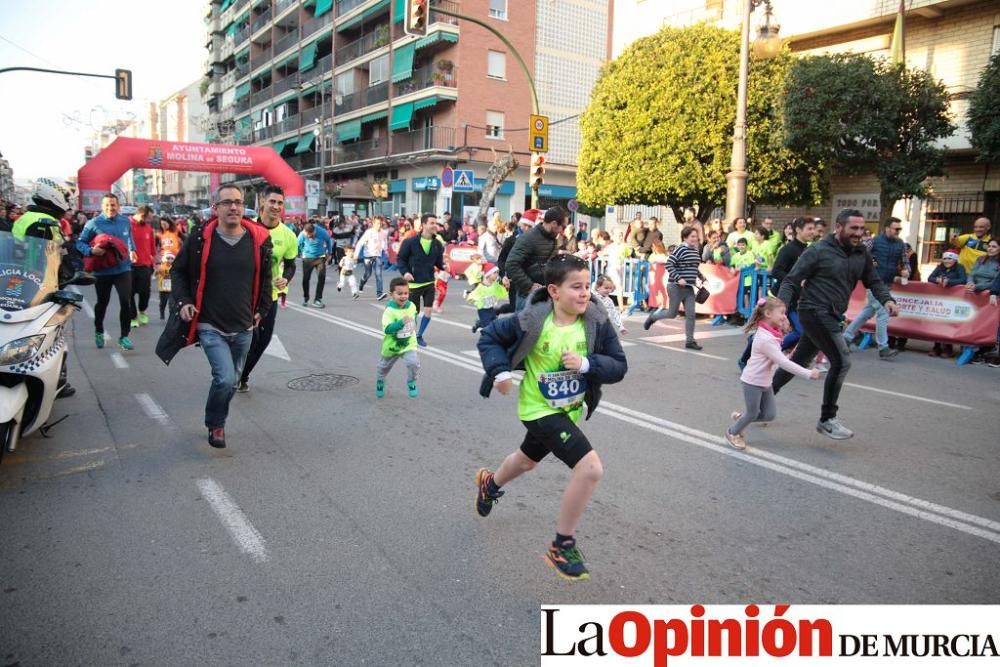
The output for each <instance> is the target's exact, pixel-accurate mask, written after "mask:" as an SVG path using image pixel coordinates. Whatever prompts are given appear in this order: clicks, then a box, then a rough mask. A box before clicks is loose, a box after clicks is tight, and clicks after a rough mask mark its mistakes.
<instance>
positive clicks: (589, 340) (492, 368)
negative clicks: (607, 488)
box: [476, 255, 628, 581]
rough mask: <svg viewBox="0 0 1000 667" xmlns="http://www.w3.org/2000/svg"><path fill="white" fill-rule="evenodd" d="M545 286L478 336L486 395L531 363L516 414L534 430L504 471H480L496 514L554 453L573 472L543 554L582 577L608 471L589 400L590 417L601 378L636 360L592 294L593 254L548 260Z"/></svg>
mask: <svg viewBox="0 0 1000 667" xmlns="http://www.w3.org/2000/svg"><path fill="white" fill-rule="evenodd" d="M545 284H546V286H545V287H544V288H540V289H536V290H535V291H534V292H532V293H531V294H529V295H528V305H527V306H526V307H525V308H524V310H522V311H521V312H520V313H518V314H517V315H514V316H512V317H504V318H500V319H498V320H496V321H495V322H493V324H491V325H490V326H488V327H486V328H485V329H484V330H483V333H482V335H481V336H480V338H479V356H480V357H481V358H482V362H483V368H485V369H486V377H484V378H483V384H482V387H481V388H480V394H482V395H483V396H484V397H488V396H489V395H490V391H491V390H492V389H493V387H496V389H497V390H498V391H499V392H500V393H501V394H504V395H506V394H508V393H510V391H511V388H512V386H513V377H512V375H511V371H513V370H516V369H524V380H523V381H522V382H521V389H520V394H519V398H518V403H517V413H518V417H519V418H520V419H521V422H522V423H523V424H524V426H525V428H526V429H527V431H528V432H527V433H526V434H525V436H524V442H522V443H521V447H520V449H517V450H515V451H514V452H513V453H512V454H510V455H509V456H508V457H507V458H506V459H504V461H503V463H501V464H500V467H499V468H498V469H497V471H496V472H495V473H491V472H490V471H489V470H487V469H486V468H480V469H479V471H478V472H477V473H476V511H477V512H478V513H479V515H480V516H484V517H485V516H487V515H489V513H490V510H492V509H493V505H494V504H495V503H496V502H497V500H499V498H500V496H502V495H503V494H504V492H503V491H501V487H503V486H505V485H506V484H507V483H508V482H510V481H512V480H514V479H516V478H517V477H519V476H520V475H522V474H524V473H526V472H528V471H529V470H532V469H533V468H534V467H535V466H536V465H538V463H539V461H541V460H542V459H543V458H545V456H546V455H547V454H548V453H549V452H552V453H553V454H555V456H556V458H558V459H559V460H561V461H562V462H563V463H565V464H566V465H567V466H569V467H570V469H571V470H572V471H573V473H572V476H571V477H570V481H569V484H568V485H567V486H566V490H565V491H564V492H563V497H562V502H561V504H560V507H559V521H558V523H557V525H556V538H555V540H553V542H552V544H551V545H550V546H549V548H548V550H547V551H546V552H545V555H544V558H545V562H546V563H548V564H549V565H550V566H551V567H552V568H553V569H555V571H556V573H557V574H558V575H559V576H560V577H562V578H563V579H570V580H576V581H582V580H586V579H590V574H589V573H588V572H587V568H586V566H585V565H584V563H583V555H582V554H581V553H580V550H579V549H577V547H576V539H575V538H574V537H573V535H574V533H575V532H576V526H577V524H578V523H579V521H580V515H581V514H583V510H584V508H585V507H586V506H587V501H588V500H589V499H590V496H591V494H592V493H593V492H594V489H595V488H596V487H597V484H598V482H600V480H601V477H602V475H603V474H604V469H603V466H602V465H601V459H600V457H598V455H597V452H595V451H594V450H593V449H592V448H591V446H590V442H589V441H588V440H587V437H586V436H585V435H584V434H583V432H582V431H581V430H580V429H579V427H578V426H577V422H578V421H579V420H580V416H581V415H582V414H583V409H584V405H586V407H587V418H588V419H589V418H590V415H591V414H593V412H594V410H595V409H596V408H597V404H598V402H599V401H600V398H601V385H602V384H610V383H614V382H619V381H621V379H622V378H623V377H625V373H626V371H627V370H628V364H627V362H626V360H625V353H624V352H623V351H622V346H621V343H620V342H619V341H618V334H617V333H616V332H615V328H614V326H613V325H612V324H611V322H610V321H609V320H608V314H607V312H606V311H605V309H604V307H603V306H602V305H601V304H600V302H599V301H597V299H596V298H595V297H594V296H593V295H592V294H591V293H590V271H589V270H588V265H587V262H586V261H584V260H582V259H580V258H579V257H575V256H573V255H559V256H557V257H555V258H553V259H552V260H550V261H549V262H548V263H547V264H546V265H545Z"/></svg>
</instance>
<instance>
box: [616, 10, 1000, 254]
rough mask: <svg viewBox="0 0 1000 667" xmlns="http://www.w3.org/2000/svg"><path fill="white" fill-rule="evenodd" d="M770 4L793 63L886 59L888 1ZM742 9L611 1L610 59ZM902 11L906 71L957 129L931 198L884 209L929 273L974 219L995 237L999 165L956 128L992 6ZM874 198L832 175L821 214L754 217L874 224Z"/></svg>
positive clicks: (871, 184) (873, 187) (979, 67)
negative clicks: (657, 36)
mask: <svg viewBox="0 0 1000 667" xmlns="http://www.w3.org/2000/svg"><path fill="white" fill-rule="evenodd" d="M771 5H772V7H773V10H774V14H773V21H774V22H776V23H778V24H780V26H781V33H780V34H781V36H782V38H783V39H784V40H785V41H786V42H787V43H788V45H789V47H790V48H791V50H792V52H793V53H795V54H798V55H812V54H822V53H845V52H849V53H866V54H870V55H872V56H883V57H886V58H888V57H889V56H890V49H891V46H892V45H891V36H892V32H893V28H894V26H895V21H896V13H897V11H898V8H899V2H898V0H838V1H837V2H828V3H813V2H800V1H798V0H772V2H771ZM742 6H743V2H742V0H676V1H674V2H657V1H654V0H616V2H615V33H614V36H613V40H612V41H613V44H614V52H615V53H616V54H617V53H620V52H621V51H622V50H623V49H624V48H625V47H626V46H627V45H628V44H629V43H631V42H632V41H633V40H634V39H636V38H638V37H642V36H645V35H649V34H652V33H654V32H656V31H657V30H659V29H660V28H661V27H662V26H664V25H671V26H684V25H691V24H692V23H695V22H698V21H709V22H713V23H717V24H718V25H721V26H723V27H726V28H731V29H737V28H739V24H740V16H741V11H742ZM905 6H906V15H905V16H906V21H905V25H906V38H905V58H906V62H907V64H908V65H909V66H910V67H919V68H922V69H926V70H927V71H929V72H930V73H931V74H932V75H934V76H935V77H937V78H939V79H941V80H942V81H943V82H944V83H945V85H946V86H947V88H948V91H949V92H950V93H951V111H952V114H953V119H954V122H955V124H956V125H957V126H958V130H957V131H956V133H955V134H954V135H953V136H952V137H950V138H949V139H948V140H946V141H945V142H943V144H942V146H943V147H944V148H946V149H947V151H948V152H947V161H946V166H945V176H942V177H939V178H932V179H930V180H929V185H930V187H931V196H930V197H929V198H928V199H927V200H926V201H920V200H919V199H916V198H911V199H908V200H904V201H900V202H897V204H896V208H895V210H894V213H895V214H896V215H897V217H900V218H901V219H903V221H904V228H905V229H904V234H905V236H906V238H907V240H908V241H909V242H910V243H912V244H914V247H916V248H917V249H918V253H919V257H920V261H921V262H922V263H927V264H929V263H934V262H936V261H937V260H938V258H939V257H940V255H941V253H942V252H943V251H944V250H945V249H946V248H947V241H948V239H950V238H951V236H952V235H953V234H955V233H964V232H966V231H971V227H972V222H973V220H975V219H976V218H977V217H980V216H983V215H985V216H987V217H989V218H990V219H991V220H992V221H993V233H994V234H998V233H1000V165H986V164H983V163H981V162H977V161H976V155H975V151H974V150H973V149H972V147H971V144H970V142H969V133H968V129H967V127H966V113H967V112H968V99H969V95H970V93H971V91H972V90H973V89H974V88H975V86H976V84H977V82H978V80H979V77H980V75H981V73H982V71H983V70H984V68H985V67H986V65H987V63H988V62H989V59H990V57H991V55H992V54H994V53H997V52H998V51H1000V5H998V3H997V2H996V1H995V0H907V1H906V3H905ZM763 20H764V15H763V10H762V9H758V10H757V11H756V12H755V13H754V14H753V18H752V21H753V24H752V26H751V28H752V30H751V35H754V34H755V33H756V30H755V29H756V27H757V26H758V25H759V24H762V23H763ZM748 131H749V132H753V128H752V127H750V128H748ZM750 178H753V174H752V173H751V174H750ZM878 193H879V186H878V182H877V180H876V179H875V178H874V177H863V176H862V177H845V176H837V175H834V177H833V178H832V181H831V198H830V201H829V202H826V203H824V204H823V206H821V207H819V208H816V209H811V210H810V209H793V208H781V209H779V208H774V207H769V206H766V205H760V206H758V207H757V209H756V214H757V216H758V217H761V216H765V215H768V216H771V217H774V218H775V220H776V221H781V222H783V221H786V220H790V219H792V218H793V217H795V216H796V215H801V214H810V215H818V216H820V217H823V218H825V219H830V218H831V217H832V216H833V215H835V211H836V210H838V209H839V208H840V207H842V206H844V205H853V206H855V207H858V208H861V209H862V210H864V211H866V212H867V216H868V217H870V218H871V219H872V220H873V221H877V218H878V210H879V201H878V200H879V194H878ZM872 215H874V217H872Z"/></svg>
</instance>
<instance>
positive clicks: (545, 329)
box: [517, 313, 587, 422]
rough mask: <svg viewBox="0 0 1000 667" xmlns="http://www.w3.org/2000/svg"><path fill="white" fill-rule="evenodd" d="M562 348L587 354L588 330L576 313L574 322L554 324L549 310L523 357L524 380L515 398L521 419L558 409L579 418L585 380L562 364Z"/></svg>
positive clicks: (555, 412)
mask: <svg viewBox="0 0 1000 667" xmlns="http://www.w3.org/2000/svg"><path fill="white" fill-rule="evenodd" d="M563 350H572V351H575V352H576V353H577V354H579V355H580V356H581V357H585V356H587V332H586V329H584V326H583V318H582V317H578V318H577V320H576V322H574V323H573V324H570V325H569V326H565V327H560V326H556V324H555V322H554V321H553V315H552V313H549V314H548V316H547V317H546V318H545V323H544V324H543V325H542V333H541V335H539V337H538V342H537V343H535V347H533V348H532V350H531V352H529V353H528V356H527V357H525V359H524V380H522V381H521V391H520V394H519V396H518V401H517V416H518V418H519V419H521V420H522V421H532V420H534V419H541V418H542V417H545V416H546V415H554V414H558V413H560V412H562V413H565V414H567V415H568V416H569V418H570V419H572V420H573V421H574V422H578V421H580V416H581V415H582V414H583V398H584V393H585V392H586V390H587V380H586V378H584V377H583V376H581V375H580V374H579V373H575V372H572V371H567V370H566V369H565V368H563V365H562V353H563ZM543 387H544V389H543ZM543 391H544V392H545V393H544V394H543Z"/></svg>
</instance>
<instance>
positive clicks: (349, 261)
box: [337, 246, 361, 299]
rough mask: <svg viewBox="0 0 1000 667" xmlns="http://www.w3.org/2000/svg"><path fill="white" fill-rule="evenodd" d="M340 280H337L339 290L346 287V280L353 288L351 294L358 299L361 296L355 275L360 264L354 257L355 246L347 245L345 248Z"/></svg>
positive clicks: (341, 261)
mask: <svg viewBox="0 0 1000 667" xmlns="http://www.w3.org/2000/svg"><path fill="white" fill-rule="evenodd" d="M338 266H340V280H339V281H337V291H338V292H339V291H340V290H342V289H343V288H344V282H345V281H346V282H347V284H348V285H349V286H350V288H351V295H352V296H353V297H354V298H355V299H357V298H358V297H359V296H361V295H360V294H359V293H358V279H357V277H356V276H355V275H354V269H355V268H357V266H358V260H356V259H355V258H354V248H352V247H351V246H347V247H346V248H344V256H343V257H342V258H341V259H340V263H339V264H338Z"/></svg>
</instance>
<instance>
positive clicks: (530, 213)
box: [521, 208, 542, 224]
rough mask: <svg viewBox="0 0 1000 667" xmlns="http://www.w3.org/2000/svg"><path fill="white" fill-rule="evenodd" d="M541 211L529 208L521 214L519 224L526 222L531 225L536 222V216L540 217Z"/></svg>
mask: <svg viewBox="0 0 1000 667" xmlns="http://www.w3.org/2000/svg"><path fill="white" fill-rule="evenodd" d="M541 213H542V211H541V210H539V209H537V208H529V209H528V210H527V211H525V212H524V213H522V214H521V222H524V221H525V220H527V221H528V222H530V223H531V224H535V223H537V222H538V216H539V215H541Z"/></svg>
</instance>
